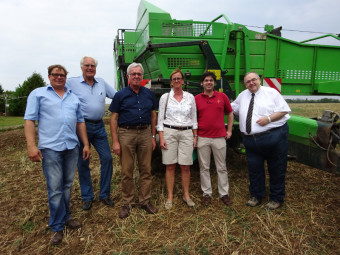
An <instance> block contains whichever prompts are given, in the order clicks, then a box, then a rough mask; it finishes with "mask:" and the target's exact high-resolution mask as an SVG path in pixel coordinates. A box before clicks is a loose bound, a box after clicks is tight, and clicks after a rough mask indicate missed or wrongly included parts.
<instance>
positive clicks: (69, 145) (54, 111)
mask: <svg viewBox="0 0 340 255" xmlns="http://www.w3.org/2000/svg"><path fill="white" fill-rule="evenodd" d="M65 91H66V93H65V94H64V96H63V98H61V97H60V96H59V95H58V94H57V93H56V92H55V91H54V89H53V87H52V86H51V85H48V86H47V87H41V88H37V89H35V90H33V91H32V92H31V93H30V95H29V96H28V98H27V106H26V111H25V116H24V119H25V120H34V121H38V133H39V143H38V148H39V149H51V150H54V151H64V150H70V149H74V148H75V147H76V146H77V145H78V144H79V141H78V137H77V133H76V128H77V122H84V118H83V116H82V114H81V109H80V101H79V99H78V97H77V96H76V95H74V94H73V93H72V91H70V90H68V89H67V88H65Z"/></svg>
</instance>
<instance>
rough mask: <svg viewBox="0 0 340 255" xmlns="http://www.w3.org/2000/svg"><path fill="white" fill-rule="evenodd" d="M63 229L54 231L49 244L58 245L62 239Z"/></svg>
mask: <svg viewBox="0 0 340 255" xmlns="http://www.w3.org/2000/svg"><path fill="white" fill-rule="evenodd" d="M63 235H64V234H63V231H58V232H54V234H53V236H52V239H51V244H52V245H58V244H60V243H61V240H63Z"/></svg>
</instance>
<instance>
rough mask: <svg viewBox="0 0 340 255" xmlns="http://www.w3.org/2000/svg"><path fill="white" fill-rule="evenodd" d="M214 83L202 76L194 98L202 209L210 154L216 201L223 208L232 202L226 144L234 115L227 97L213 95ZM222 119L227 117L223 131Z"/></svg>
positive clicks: (207, 202)
mask: <svg viewBox="0 0 340 255" xmlns="http://www.w3.org/2000/svg"><path fill="white" fill-rule="evenodd" d="M215 82H216V76H215V74H214V73H212V72H205V73H204V74H203V75H202V76H201V85H202V86H203V93H201V94H198V95H197V96H195V100H196V107H197V122H198V130H197V134H198V141H197V153H198V162H199V165H200V178H201V188H202V191H203V197H202V205H205V206H209V205H210V204H211V195H212V188H211V179H210V172H209V170H210V159H211V152H212V153H213V155H214V160H215V166H216V171H217V176H218V193H219V197H220V199H221V201H222V202H223V203H224V204H225V205H226V206H229V205H231V203H232V202H231V199H230V196H229V181H228V171H227V165H226V156H227V155H226V154H227V143H226V140H228V139H229V138H230V137H231V134H232V128H233V121H234V115H233V109H232V108H231V105H230V101H229V98H228V97H227V95H226V94H224V93H222V92H218V91H215V89H214V86H215ZM224 115H227V116H228V123H227V124H228V126H227V130H226V128H225V123H224Z"/></svg>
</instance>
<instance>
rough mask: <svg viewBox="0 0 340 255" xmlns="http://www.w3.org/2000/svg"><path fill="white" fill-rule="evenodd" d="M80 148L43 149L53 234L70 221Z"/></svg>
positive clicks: (43, 166) (50, 223)
mask: <svg viewBox="0 0 340 255" xmlns="http://www.w3.org/2000/svg"><path fill="white" fill-rule="evenodd" d="M78 150H79V146H76V147H75V148H74V149H72V150H65V151H54V150H50V149H42V150H41V153H42V156H43V160H42V168H43V172H44V175H45V178H46V182H47V193H48V204H49V207H50V221H49V226H50V228H51V229H52V231H53V232H57V231H62V230H63V229H64V226H65V221H67V220H69V219H70V215H71V212H70V207H69V203H70V196H71V189H72V183H73V179H74V174H75V172H76V166H77V158H78V154H79V152H78Z"/></svg>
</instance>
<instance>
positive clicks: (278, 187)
mask: <svg viewBox="0 0 340 255" xmlns="http://www.w3.org/2000/svg"><path fill="white" fill-rule="evenodd" d="M260 83H261V79H260V77H259V75H258V74H257V73H255V72H249V73H247V74H246V75H245V76H244V84H245V86H246V88H247V90H244V91H243V92H241V93H240V94H239V96H238V97H237V98H236V100H235V101H234V102H233V103H232V104H231V105H232V108H233V111H234V114H235V115H239V124H240V131H241V133H243V144H244V146H245V148H246V155H247V161H248V173H249V181H250V185H249V192H250V197H251V198H250V200H249V201H248V202H247V205H249V206H252V207H254V206H257V205H259V204H260V203H261V200H262V198H263V197H265V195H266V187H265V177H266V175H265V168H264V161H265V160H266V161H267V166H268V172H269V177H270V199H269V203H267V205H266V207H267V208H268V209H271V210H273V209H277V208H278V207H279V206H280V205H281V204H282V203H283V200H284V196H285V176H286V169H287V151H288V134H289V127H288V124H287V123H286V122H287V120H288V119H289V118H290V116H289V114H288V113H289V112H290V111H291V110H290V108H289V106H288V104H287V103H286V101H285V100H284V99H283V97H282V96H281V95H280V93H279V92H277V91H276V90H275V89H272V88H269V87H263V86H261V85H260ZM252 101H253V102H252Z"/></svg>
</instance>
